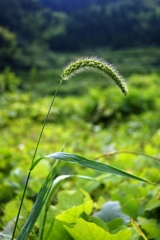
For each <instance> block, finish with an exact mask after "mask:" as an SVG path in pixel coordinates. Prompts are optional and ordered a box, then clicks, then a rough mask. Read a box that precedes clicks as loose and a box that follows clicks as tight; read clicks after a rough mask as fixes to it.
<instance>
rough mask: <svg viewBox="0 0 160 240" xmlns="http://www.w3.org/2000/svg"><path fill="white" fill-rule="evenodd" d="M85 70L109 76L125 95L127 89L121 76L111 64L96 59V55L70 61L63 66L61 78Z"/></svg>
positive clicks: (66, 77)
mask: <svg viewBox="0 0 160 240" xmlns="http://www.w3.org/2000/svg"><path fill="white" fill-rule="evenodd" d="M87 70H93V71H98V72H100V73H101V74H103V75H105V76H106V77H110V78H111V79H112V80H113V81H114V82H115V83H116V84H117V86H118V87H119V88H120V89H121V90H122V92H123V93H124V95H127V92H128V90H127V86H126V83H125V80H124V79H123V77H122V76H121V75H120V74H119V73H118V72H117V70H116V69H115V68H114V67H113V66H111V65H110V64H108V63H107V62H105V61H104V60H101V59H98V58H97V57H86V58H80V59H77V60H76V61H74V62H71V63H70V64H69V65H68V66H67V67H66V68H64V70H63V74H62V80H68V79H70V78H71V77H72V76H75V75H77V74H79V73H81V72H84V71H87Z"/></svg>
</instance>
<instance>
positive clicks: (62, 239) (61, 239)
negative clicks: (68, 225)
mask: <svg viewBox="0 0 160 240" xmlns="http://www.w3.org/2000/svg"><path fill="white" fill-rule="evenodd" d="M64 224H65V223H64V222H62V221H59V220H55V221H54V225H53V227H52V228H49V227H47V229H45V230H46V231H47V232H48V234H47V235H46V234H45V235H44V238H43V240H54V239H55V240H72V237H71V236H70V234H69V233H68V231H67V230H66V229H65V227H64Z"/></svg>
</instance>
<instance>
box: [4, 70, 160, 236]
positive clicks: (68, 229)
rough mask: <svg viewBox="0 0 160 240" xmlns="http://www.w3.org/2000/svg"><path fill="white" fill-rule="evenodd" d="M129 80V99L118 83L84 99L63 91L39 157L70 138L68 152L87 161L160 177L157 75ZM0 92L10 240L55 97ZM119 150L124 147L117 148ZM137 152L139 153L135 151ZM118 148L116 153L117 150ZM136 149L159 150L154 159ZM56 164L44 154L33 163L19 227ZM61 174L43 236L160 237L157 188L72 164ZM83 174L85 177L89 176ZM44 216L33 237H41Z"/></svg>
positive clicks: (6, 231) (63, 167)
mask: <svg viewBox="0 0 160 240" xmlns="http://www.w3.org/2000/svg"><path fill="white" fill-rule="evenodd" d="M81 78H82V80H81V81H83V77H82V76H81ZM85 81H86V79H85ZM128 85H129V89H130V94H129V96H128V97H125V98H124V97H123V98H122V97H121V96H120V94H119V92H118V90H115V88H114V86H112V87H111V86H110V87H109V88H107V89H104V88H100V87H99V88H97V87H95V88H92V89H91V90H89V91H88V92H85V94H84V95H81V96H79V97H75V96H70V97H58V98H57V99H56V104H55V106H54V108H53V109H52V110H51V114H50V117H49V120H48V123H47V125H46V129H45V131H44V135H43V140H42V142H41V144H40V148H39V151H38V155H39V156H44V155H46V153H49V152H51V151H53V152H58V151H59V150H60V149H61V148H62V146H63V144H64V143H65V144H64V150H65V152H76V153H77V154H80V155H83V156H86V157H88V158H90V159H91V158H92V159H94V158H95V157H98V156H100V155H104V156H103V158H98V160H95V161H98V162H100V163H105V164H108V165H112V166H115V167H118V168H119V169H124V170H125V171H127V172H129V173H131V174H136V175H138V176H139V177H141V178H144V179H148V180H149V181H151V182H157V183H158V182H159V164H160V163H159V161H158V158H159V147H160V145H159V137H160V130H159V129H160V123H159V117H158V116H159V107H160V95H159V92H158V91H157V88H158V86H159V74H151V75H132V76H131V77H130V79H129V80H128ZM140 92H141V94H140ZM0 97H1V101H0V103H1V116H0V128H1V138H0V145H1V149H0V152H1V154H0V158H1V159H0V162H1V165H0V170H1V172H0V180H1V183H2V184H1V189H0V192H1V195H0V200H1V203H2V210H1V213H0V214H1V228H3V237H4V239H5V234H6V235H10V234H11V232H12V229H13V224H12V219H13V218H15V216H16V214H17V208H18V205H19V199H20V197H21V194H22V191H23V188H24V185H25V181H26V177H27V176H26V173H27V171H28V169H29V166H30V158H31V156H32V155H33V148H34V146H35V142H36V141H37V137H38V136H37V133H38V132H39V131H40V129H41V124H42V123H43V121H44V118H45V115H46V109H47V108H48V106H49V104H50V101H51V98H50V97H43V99H41V98H37V99H36V98H34V95H33V93H32V92H30V94H27V93H24V92H23V93H22V92H21V91H20V90H17V91H16V90H15V89H14V91H9V92H3V93H2V94H1V96H0ZM120 150H123V151H124V152H123V153H121V154H120V153H119V154H118V151H120ZM134 151H135V152H137V154H136V155H134V154H132V153H133V152H134ZM113 152H117V154H116V155H112V154H113ZM138 152H145V153H146V154H148V155H152V156H155V157H157V160H155V159H154V160H153V159H150V158H147V156H144V155H141V154H140V153H139V154H138ZM129 153H130V155H129ZM52 164H53V160H51V159H44V160H42V161H40V162H39V164H38V165H37V166H36V168H34V169H33V171H32V175H31V178H30V182H29V188H28V189H27V193H26V197H25V200H24V205H23V209H22V212H21V216H23V217H21V218H20V219H19V224H18V226H19V228H21V226H23V224H24V221H25V219H26V218H27V216H28V214H29V212H30V210H31V208H32V206H33V203H34V201H35V199H36V196H37V192H38V190H39V189H40V187H41V185H42V184H43V182H44V181H45V179H46V177H47V175H48V173H49V171H50V169H51V166H52ZM59 174H60V175H61V178H59V177H57V183H58V184H59V183H60V187H59V188H58V191H55V193H54V195H53V196H52V198H51V205H50V206H49V210H48V214H47V218H46V224H45V228H44V231H43V239H44V240H45V239H53V238H54V239H64V236H65V239H67V240H72V239H76V240H83V239H86V236H87V239H92V240H93V239H95V240H97V239H98V238H99V239H102V238H104V239H111V240H112V239H118V238H119V239H126V240H133V239H134V240H140V239H154V240H158V239H159V236H160V231H159V227H160V219H159V208H160V202H159V194H160V188H159V186H154V185H150V184H146V183H142V182H137V181H135V180H129V179H127V178H126V179H124V178H122V177H118V176H115V175H111V174H109V173H107V174H102V173H100V172H98V171H93V170H91V169H86V168H83V167H80V166H76V165H75V164H69V163H62V164H61V168H60V169H59ZM75 175H80V176H81V177H80V176H79V177H78V176H77V177H76V176H75ZM82 176H88V179H87V178H85V177H82ZM58 186H59V185H58ZM70 189H72V190H70ZM13 209H14V210H13ZM43 214H44V212H42V215H41V217H40V218H39V219H38V221H37V222H36V224H35V226H34V229H33V232H32V234H31V235H30V237H29V239H36V235H37V232H38V230H39V229H41V224H42V221H41V219H42V218H43ZM53 219H54V220H53ZM132 219H133V220H132ZM51 223H53V227H51V225H50V224H51ZM138 226H139V227H140V228H139V227H138ZM82 229H83V231H82ZM91 232H92V235H90V233H91ZM17 234H18V230H17V231H16V235H17ZM39 239H40V238H39Z"/></svg>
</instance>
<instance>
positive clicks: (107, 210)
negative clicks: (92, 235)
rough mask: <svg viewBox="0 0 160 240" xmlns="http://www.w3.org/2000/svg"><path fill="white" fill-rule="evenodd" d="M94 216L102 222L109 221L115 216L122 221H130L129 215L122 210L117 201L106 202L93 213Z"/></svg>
mask: <svg viewBox="0 0 160 240" xmlns="http://www.w3.org/2000/svg"><path fill="white" fill-rule="evenodd" d="M94 216H95V217H99V218H101V219H102V220H103V221H104V222H110V221H111V220H113V219H115V218H121V219H123V221H124V223H128V222H130V218H129V216H127V215H126V214H124V213H123V212H122V210H121V206H120V204H119V202H118V201H114V202H112V201H109V202H106V203H105V204H104V205H103V206H102V208H101V209H100V211H99V212H96V213H94Z"/></svg>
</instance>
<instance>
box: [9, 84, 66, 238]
mask: <svg viewBox="0 0 160 240" xmlns="http://www.w3.org/2000/svg"><path fill="white" fill-rule="evenodd" d="M62 82H63V81H62V80H61V81H60V83H59V85H58V87H57V89H56V92H55V94H54V96H53V99H52V102H51V104H50V107H49V109H48V112H47V115H46V118H45V120H44V123H43V126H42V129H41V132H40V135H39V138H38V141H37V144H36V148H35V151H34V154H33V158H32V162H31V167H32V165H33V163H34V161H35V158H36V154H37V151H38V147H39V144H40V140H41V138H42V134H43V131H44V128H45V125H46V123H47V120H48V116H49V114H50V111H51V108H52V106H53V103H54V101H55V98H56V96H57V93H58V91H59V89H60V87H61V85H62ZM31 167H30V170H29V172H28V176H27V180H26V183H25V186H24V190H23V194H22V199H21V203H20V206H19V209H18V213H17V218H16V221H15V226H14V229H13V233H12V238H11V240H13V239H14V235H15V232H16V228H17V224H18V220H19V216H20V212H21V209H22V205H23V201H24V197H25V193H26V190H27V186H28V182H29V179H30V175H31V171H32V170H31Z"/></svg>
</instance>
